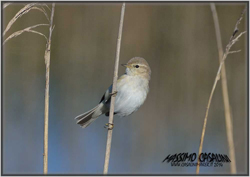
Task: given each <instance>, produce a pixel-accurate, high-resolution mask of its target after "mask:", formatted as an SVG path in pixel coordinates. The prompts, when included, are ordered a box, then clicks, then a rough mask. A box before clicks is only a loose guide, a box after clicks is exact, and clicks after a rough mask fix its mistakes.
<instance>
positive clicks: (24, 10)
mask: <svg viewBox="0 0 250 177" xmlns="http://www.w3.org/2000/svg"><path fill="white" fill-rule="evenodd" d="M36 5H37V3H30V4H27V5H25V6H24V7H23V8H22V9H21V10H19V12H17V13H16V15H15V16H14V17H13V18H12V19H11V20H10V22H9V23H8V25H7V27H6V29H5V30H4V33H3V36H4V35H5V34H6V32H7V31H8V30H9V29H10V28H11V26H12V25H13V24H14V23H15V21H16V20H17V19H18V18H20V17H22V16H23V15H24V14H26V13H28V12H29V11H30V10H32V9H35V10H39V11H40V12H42V13H43V14H44V15H45V17H46V18H47V20H48V21H50V20H49V17H48V14H47V12H46V11H45V9H43V8H39V7H37V6H36ZM38 5H39V4H38ZM43 5H44V4H43ZM46 7H48V6H47V5H46ZM48 8H49V7H48Z"/></svg>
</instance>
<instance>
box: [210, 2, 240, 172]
mask: <svg viewBox="0 0 250 177" xmlns="http://www.w3.org/2000/svg"><path fill="white" fill-rule="evenodd" d="M210 7H211V10H212V14H213V19H214V27H215V33H216V40H217V47H218V52H219V62H221V61H222V57H223V48H222V40H221V34H220V24H219V19H218V15H217V11H216V7H215V4H214V3H211V4H210ZM236 52H238V51H236ZM229 53H235V52H229ZM221 86H222V94H223V102H224V111H225V121H226V132H227V141H228V149H229V156H230V160H231V163H230V170H231V174H236V160H235V150H234V140H233V125H232V117H231V111H232V110H230V103H229V96H228V88H227V75H226V68H225V65H222V68H221Z"/></svg>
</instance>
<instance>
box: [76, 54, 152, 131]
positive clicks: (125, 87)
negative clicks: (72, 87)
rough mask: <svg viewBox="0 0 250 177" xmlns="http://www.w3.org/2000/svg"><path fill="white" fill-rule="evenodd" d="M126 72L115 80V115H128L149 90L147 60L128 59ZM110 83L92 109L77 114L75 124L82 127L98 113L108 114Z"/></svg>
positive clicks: (149, 74) (139, 58)
mask: <svg viewBox="0 0 250 177" xmlns="http://www.w3.org/2000/svg"><path fill="white" fill-rule="evenodd" d="M123 66H125V67H126V72H125V74H123V75H122V76H121V77H120V78H119V79H118V80H117V95H116V99H115V111H114V113H115V115H118V116H120V117H124V116H128V115H130V114H132V113H133V112H135V111H137V110H138V109H139V107H140V106H141V105H142V104H143V103H144V101H145V100H146V97H147V94H148V91H149V80H150V76H151V70H150V67H149V65H148V63H147V61H146V60H145V59H143V58H141V57H134V58H132V59H130V60H129V61H128V63H127V64H124V65H123ZM111 91H112V85H111V86H110V87H109V89H108V90H107V91H106V92H105V94H104V95H103V97H102V99H101V101H100V103H99V104H98V105H97V106H96V107H94V108H93V109H91V110H89V111H87V112H85V113H84V114H81V115H79V116H77V117H76V118H75V119H76V120H77V124H79V125H81V126H82V127H83V128H85V127H87V126H88V125H89V124H90V123H92V122H93V121H94V120H96V119H97V118H98V117H99V116H100V115H102V114H105V115H107V116H108V115H109V108H110V98H111V95H110V94H111Z"/></svg>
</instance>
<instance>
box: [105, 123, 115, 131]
mask: <svg viewBox="0 0 250 177" xmlns="http://www.w3.org/2000/svg"><path fill="white" fill-rule="evenodd" d="M104 128H106V129H108V130H113V128H114V124H111V123H106V124H105V126H104Z"/></svg>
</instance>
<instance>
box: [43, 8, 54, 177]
mask: <svg viewBox="0 0 250 177" xmlns="http://www.w3.org/2000/svg"><path fill="white" fill-rule="evenodd" d="M54 11H55V3H53V4H52V11H51V16H50V28H49V40H48V42H47V45H46V49H45V54H44V59H45V65H46V83H45V107H44V154H43V173H44V174H47V173H48V133H49V132H48V131H49V69H50V47H51V36H52V31H53V17H54Z"/></svg>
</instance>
